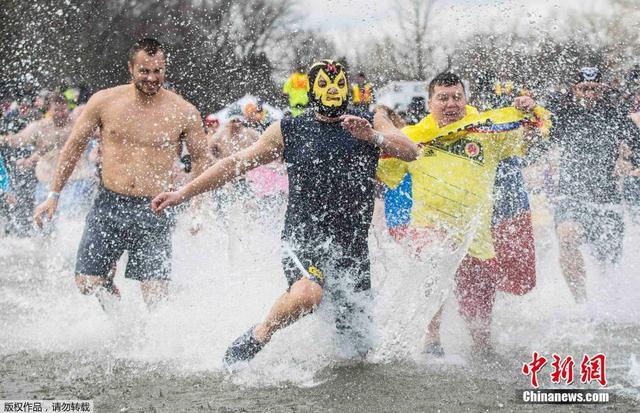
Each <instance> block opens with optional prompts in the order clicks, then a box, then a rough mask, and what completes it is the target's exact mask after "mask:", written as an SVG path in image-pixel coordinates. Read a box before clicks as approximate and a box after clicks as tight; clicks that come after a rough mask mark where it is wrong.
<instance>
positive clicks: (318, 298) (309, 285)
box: [290, 278, 322, 310]
mask: <svg viewBox="0 0 640 413" xmlns="http://www.w3.org/2000/svg"><path fill="white" fill-rule="evenodd" d="M290 294H292V295H294V297H295V299H296V300H297V301H298V302H299V303H300V304H301V305H302V306H303V307H304V308H306V309H309V310H312V309H315V308H316V307H317V306H319V305H320V303H321V302H322V287H321V286H320V285H318V284H317V283H315V282H313V281H310V280H307V279H304V278H303V279H301V280H299V281H297V282H296V283H295V284H294V285H293V286H292V287H291V290H290Z"/></svg>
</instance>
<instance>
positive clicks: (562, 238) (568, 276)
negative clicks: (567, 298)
mask: <svg viewBox="0 0 640 413" xmlns="http://www.w3.org/2000/svg"><path fill="white" fill-rule="evenodd" d="M556 233H557V235H558V242H559V244H560V268H561V269H562V275H564V278H565V280H566V281H567V285H568V286H569V290H571V294H573V298H574V299H575V301H576V303H579V304H580V303H584V302H585V301H586V299H587V288H586V282H585V278H586V272H585V268H584V259H583V257H582V254H581V253H580V250H579V249H578V248H579V246H580V233H581V228H580V226H579V225H578V224H575V223H573V222H563V223H561V224H560V225H558V227H557V228H556Z"/></svg>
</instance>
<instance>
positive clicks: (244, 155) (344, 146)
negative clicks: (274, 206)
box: [152, 60, 418, 368]
mask: <svg viewBox="0 0 640 413" xmlns="http://www.w3.org/2000/svg"><path fill="white" fill-rule="evenodd" d="M308 75H309V84H310V90H309V100H310V107H311V110H308V111H307V112H305V113H304V114H303V115H301V116H298V117H295V118H286V119H283V120H282V121H280V122H275V123H273V124H272V125H270V126H269V127H268V128H267V129H266V130H265V131H264V133H263V134H262V136H261V137H260V139H259V140H258V141H257V142H256V143H255V144H254V145H252V146H251V147H249V148H247V149H245V150H242V151H240V152H238V153H236V154H234V155H232V156H229V157H227V158H225V159H222V160H221V161H219V162H218V163H216V164H215V165H214V166H213V167H211V168H209V169H208V170H207V171H206V172H205V173H204V174H203V175H202V176H201V177H198V178H197V179H195V180H193V181H192V182H190V183H189V184H188V185H186V186H184V187H183V188H181V189H180V190H178V191H175V192H165V193H162V194H160V195H158V196H157V197H156V198H155V199H154V200H153V201H152V207H153V208H154V209H155V210H156V211H158V212H159V211H161V210H163V209H164V208H166V207H168V206H171V205H177V204H179V203H181V202H184V201H186V200H187V199H189V198H191V197H193V196H195V195H198V194H201V193H203V192H205V191H210V190H212V189H215V188H218V187H220V186H222V185H224V183H225V182H227V181H229V180H231V179H233V178H234V177H236V176H238V175H241V174H244V173H245V172H247V171H248V170H250V169H252V168H255V167H257V166H259V165H263V164H267V163H269V162H272V161H274V160H276V159H280V158H284V162H286V164H287V173H288V175H289V199H288V205H287V212H286V217H285V224H284V230H283V232H282V252H283V254H282V255H283V258H282V266H283V270H284V273H285V276H286V279H287V283H288V288H287V290H286V291H285V292H284V293H283V294H282V295H281V296H280V297H279V298H278V299H277V300H276V302H275V303H274V305H273V306H272V307H271V310H270V311H269V313H268V314H267V316H266V318H265V319H264V320H263V321H262V322H261V323H258V324H256V325H255V326H253V327H251V328H250V329H249V330H248V331H247V332H246V333H245V334H243V335H242V336H240V337H239V338H238V339H236V340H235V341H234V342H233V343H232V344H231V346H230V347H229V348H228V350H227V352H226V354H225V357H224V364H225V365H226V366H227V367H229V368H231V367H233V366H234V365H236V363H237V362H240V361H249V360H251V359H252V358H253V357H254V356H255V355H256V354H257V353H258V352H259V351H260V350H262V348H263V347H264V346H265V344H266V343H267V342H269V340H270V339H271V337H272V336H273V334H274V333H275V332H276V331H278V330H279V329H281V328H283V327H285V326H287V325H289V324H291V323H293V322H295V321H296V320H298V319H299V318H301V317H302V316H304V315H306V314H309V313H311V312H312V311H314V310H315V309H316V308H317V307H318V305H320V302H321V301H322V300H323V297H324V296H325V295H327V296H328V298H330V299H331V300H334V299H337V300H341V304H340V305H337V306H336V308H337V310H336V312H337V314H336V325H337V328H338V331H342V332H343V333H345V335H346V336H347V337H354V338H359V337H361V335H360V331H359V332H357V333H355V328H352V327H353V326H354V325H355V324H354V323H353V321H354V319H356V318H358V319H361V318H360V316H361V315H362V314H363V312H364V308H363V307H359V306H358V303H360V302H361V301H362V300H361V298H362V297H365V296H367V291H368V290H369V289H370V287H371V282H370V278H369V251H368V245H367V236H368V230H369V226H370V224H371V217H372V213H373V203H374V195H375V190H374V189H375V179H376V168H377V164H378V157H379V155H380V152H381V151H384V152H385V153H386V154H387V155H389V156H396V157H399V158H401V159H404V160H407V161H411V160H414V159H415V158H416V156H417V151H418V147H417V145H416V144H414V143H413V142H411V140H409V139H408V138H407V137H405V136H404V135H402V134H401V133H399V132H397V131H394V132H393V133H388V130H389V129H390V128H376V127H377V126H378V125H379V124H382V123H383V122H382V121H381V120H380V119H379V116H382V115H376V116H375V117H374V116H373V115H372V114H371V113H368V112H358V113H347V104H348V99H349V96H348V95H349V85H348V82H347V73H346V71H345V68H344V67H343V66H342V65H341V64H340V63H338V62H334V61H331V60H323V61H321V62H318V63H315V64H313V65H312V66H311V67H310V69H309V71H308ZM325 291H326V294H325ZM365 318H366V316H365Z"/></svg>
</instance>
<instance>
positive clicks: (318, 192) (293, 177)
mask: <svg viewBox="0 0 640 413" xmlns="http://www.w3.org/2000/svg"><path fill="white" fill-rule="evenodd" d="M352 114H354V115H357V116H360V117H363V118H365V119H367V120H369V122H373V114H371V113H370V112H353V113H352ZM281 130H282V136H283V139H284V160H285V162H286V164H287V173H288V175H289V203H288V206H287V213H286V216H285V226H284V231H283V239H285V240H292V241H295V242H297V243H308V242H311V243H319V242H327V241H330V242H332V243H338V245H340V246H343V247H346V248H349V247H352V246H353V244H359V245H363V248H365V247H364V245H366V242H367V236H368V231H369V226H370V224H371V217H372V215H373V204H374V197H375V182H376V169H377V166H378V156H379V150H378V148H377V147H376V146H375V145H373V144H371V143H366V142H363V141H359V140H357V139H356V138H355V137H353V136H352V135H351V134H350V133H349V132H347V131H346V130H344V129H343V128H342V126H341V125H340V122H335V123H329V122H321V121H319V120H318V119H316V117H315V114H314V113H313V112H310V113H309V112H308V113H305V114H304V115H301V116H298V117H295V118H288V119H283V120H282V121H281ZM349 249H351V248H349ZM365 249H366V248H365Z"/></svg>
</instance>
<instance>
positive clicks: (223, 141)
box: [208, 108, 260, 159]
mask: <svg viewBox="0 0 640 413" xmlns="http://www.w3.org/2000/svg"><path fill="white" fill-rule="evenodd" d="M229 115H230V117H229V120H228V122H227V123H226V124H225V125H224V127H223V128H222V129H220V130H219V131H217V132H216V133H215V134H214V135H213V136H212V137H211V139H210V140H209V143H208V145H209V150H210V151H211V153H212V154H213V156H214V158H216V159H223V158H226V157H227V156H231V155H233V154H234V153H236V152H239V151H241V150H242V149H245V148H248V147H249V146H251V145H253V144H254V143H255V142H256V141H257V140H258V138H259V137H260V134H259V133H258V132H256V130H254V129H252V128H247V127H246V126H244V123H243V121H242V112H241V111H240V108H231V110H230V111H229Z"/></svg>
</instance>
